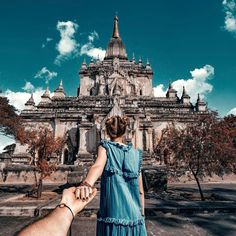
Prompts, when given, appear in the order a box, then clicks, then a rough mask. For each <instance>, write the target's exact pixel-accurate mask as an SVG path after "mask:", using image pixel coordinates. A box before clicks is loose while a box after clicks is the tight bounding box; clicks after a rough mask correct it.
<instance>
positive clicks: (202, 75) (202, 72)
mask: <svg viewBox="0 0 236 236" xmlns="http://www.w3.org/2000/svg"><path fill="white" fill-rule="evenodd" d="M190 74H191V76H192V78H190V79H187V80H184V79H179V80H176V81H174V82H172V85H173V88H174V89H175V90H176V91H177V93H178V96H179V97H181V95H182V91H183V86H185V89H186V91H187V93H188V94H189V95H190V97H191V101H192V102H193V101H196V99H197V94H198V93H199V94H200V95H201V97H203V98H204V97H205V96H206V94H207V93H210V92H211V91H212V89H213V86H212V85H211V84H210V83H209V80H210V79H211V78H212V76H213V75H214V67H212V66H211V65H205V66H204V67H202V68H200V69H198V68H196V69H194V70H193V71H190ZM166 91H167V89H165V88H164V85H163V84H160V85H158V86H156V87H154V96H156V97H163V96H165V95H166Z"/></svg>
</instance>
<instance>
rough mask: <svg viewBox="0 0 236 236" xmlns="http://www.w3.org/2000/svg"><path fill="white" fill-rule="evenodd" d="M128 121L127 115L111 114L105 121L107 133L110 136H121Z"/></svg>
mask: <svg viewBox="0 0 236 236" xmlns="http://www.w3.org/2000/svg"><path fill="white" fill-rule="evenodd" d="M128 122H129V118H128V117H127V116H124V117H122V118H121V117H120V116H112V117H109V118H107V120H106V122H105V124H106V130H107V134H108V135H109V136H110V137H111V138H117V137H121V136H122V135H123V134H124V133H125V131H126V127H127V125H128Z"/></svg>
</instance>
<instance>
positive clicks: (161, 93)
mask: <svg viewBox="0 0 236 236" xmlns="http://www.w3.org/2000/svg"><path fill="white" fill-rule="evenodd" d="M153 90H154V96H155V97H165V96H166V92H167V89H165V88H164V84H159V85H157V86H156V87H154V88H153Z"/></svg>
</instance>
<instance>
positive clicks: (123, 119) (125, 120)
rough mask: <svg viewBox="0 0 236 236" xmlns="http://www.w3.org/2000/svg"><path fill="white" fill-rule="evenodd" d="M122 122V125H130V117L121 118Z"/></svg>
mask: <svg viewBox="0 0 236 236" xmlns="http://www.w3.org/2000/svg"><path fill="white" fill-rule="evenodd" d="M121 121H122V123H124V124H125V125H128V123H129V117H128V116H124V117H122V118H121Z"/></svg>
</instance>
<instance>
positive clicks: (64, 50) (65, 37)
mask: <svg viewBox="0 0 236 236" xmlns="http://www.w3.org/2000/svg"><path fill="white" fill-rule="evenodd" d="M78 27H79V26H78V24H76V23H74V22H72V21H58V22H57V30H58V31H59V32H60V37H61V38H60V41H59V43H58V44H57V45H56V49H57V51H58V52H59V54H58V56H57V57H56V59H55V62H54V63H55V64H57V65H60V64H61V62H62V61H64V60H67V59H68V58H70V57H71V56H74V55H75V54H76V53H77V50H78V46H79V44H78V43H77V42H76V40H75V33H76V31H77V29H78Z"/></svg>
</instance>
